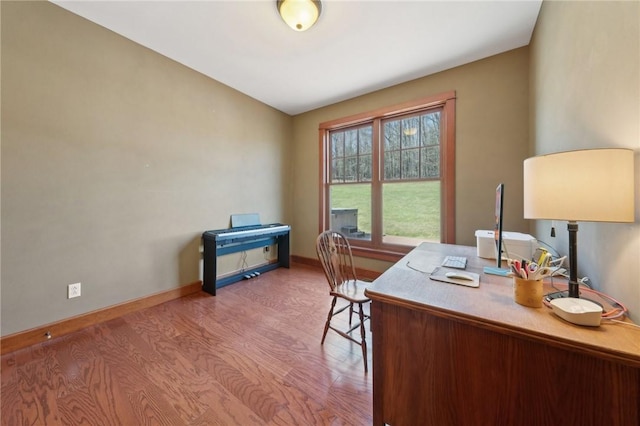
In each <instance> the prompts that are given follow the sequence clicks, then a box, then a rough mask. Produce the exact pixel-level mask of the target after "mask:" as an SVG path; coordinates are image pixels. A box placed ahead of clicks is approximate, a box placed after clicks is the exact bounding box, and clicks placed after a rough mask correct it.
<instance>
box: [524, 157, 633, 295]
mask: <svg viewBox="0 0 640 426" xmlns="http://www.w3.org/2000/svg"><path fill="white" fill-rule="evenodd" d="M633 173H634V171H633V150H631V149H618V148H611V149H607V148H605V149H585V150H578V151H567V152H558V153H555V154H548V155H540V156H537V157H532V158H528V159H526V160H525V161H524V192H523V198H524V217H525V219H549V220H566V221H568V224H567V229H568V231H569V295H568V297H572V298H579V297H580V293H579V289H578V253H577V234H578V223H577V222H633V221H634V206H633V202H634V193H633V191H634V188H633V185H634V176H633Z"/></svg>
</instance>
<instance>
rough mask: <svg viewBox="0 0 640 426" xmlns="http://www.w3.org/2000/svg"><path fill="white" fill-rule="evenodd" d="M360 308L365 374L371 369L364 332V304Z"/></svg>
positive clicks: (359, 304)
mask: <svg viewBox="0 0 640 426" xmlns="http://www.w3.org/2000/svg"><path fill="white" fill-rule="evenodd" d="M358 307H359V308H360V309H358V310H359V311H360V312H359V314H360V336H361V337H362V345H361V346H362V359H363V360H364V372H365V373H366V372H368V371H369V369H368V367H367V341H366V337H365V330H364V312H363V310H362V303H358Z"/></svg>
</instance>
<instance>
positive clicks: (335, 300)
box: [320, 296, 338, 345]
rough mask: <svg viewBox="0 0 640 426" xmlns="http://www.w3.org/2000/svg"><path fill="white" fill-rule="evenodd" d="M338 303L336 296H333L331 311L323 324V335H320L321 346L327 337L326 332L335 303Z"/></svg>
mask: <svg viewBox="0 0 640 426" xmlns="http://www.w3.org/2000/svg"><path fill="white" fill-rule="evenodd" d="M337 301H338V297H337V296H333V301H332V302H331V309H329V315H327V322H325V323H324V333H322V341H321V342H320V344H321V345H323V344H324V338H325V337H327V331H329V324H331V317H333V309H334V308H335V307H336V302H337Z"/></svg>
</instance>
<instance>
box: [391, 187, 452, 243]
mask: <svg viewBox="0 0 640 426" xmlns="http://www.w3.org/2000/svg"><path fill="white" fill-rule="evenodd" d="M382 198H383V201H382V202H383V208H382V214H383V219H382V226H383V242H385V243H392V244H408V245H416V244H418V243H419V242H420V241H435V242H440V181H423V182H394V183H385V184H383V186H382Z"/></svg>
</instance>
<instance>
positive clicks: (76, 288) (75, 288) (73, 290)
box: [67, 283, 81, 299]
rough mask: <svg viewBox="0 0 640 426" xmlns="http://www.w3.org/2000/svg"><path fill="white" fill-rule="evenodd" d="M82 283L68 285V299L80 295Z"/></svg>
mask: <svg viewBox="0 0 640 426" xmlns="http://www.w3.org/2000/svg"><path fill="white" fill-rule="evenodd" d="M80 285H81V283H75V284H69V286H68V287H67V299H73V298H74V297H80Z"/></svg>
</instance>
